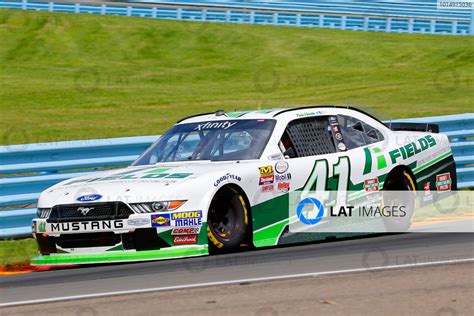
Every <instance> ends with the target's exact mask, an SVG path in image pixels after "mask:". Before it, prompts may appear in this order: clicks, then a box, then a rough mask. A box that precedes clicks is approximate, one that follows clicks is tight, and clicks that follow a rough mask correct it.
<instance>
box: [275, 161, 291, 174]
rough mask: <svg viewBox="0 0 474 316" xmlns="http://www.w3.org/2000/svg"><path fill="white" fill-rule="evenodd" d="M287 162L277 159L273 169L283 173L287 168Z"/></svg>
mask: <svg viewBox="0 0 474 316" xmlns="http://www.w3.org/2000/svg"><path fill="white" fill-rule="evenodd" d="M288 167H289V165H288V163H287V162H286V161H279V162H277V163H276V164H275V170H276V172H278V173H280V174H281V173H285V172H286V171H287V170H288Z"/></svg>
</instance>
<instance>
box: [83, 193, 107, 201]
mask: <svg viewBox="0 0 474 316" xmlns="http://www.w3.org/2000/svg"><path fill="white" fill-rule="evenodd" d="M101 198H102V195H100V194H88V195H83V196H80V197H78V198H77V200H78V201H79V202H92V201H97V200H100V199H101Z"/></svg>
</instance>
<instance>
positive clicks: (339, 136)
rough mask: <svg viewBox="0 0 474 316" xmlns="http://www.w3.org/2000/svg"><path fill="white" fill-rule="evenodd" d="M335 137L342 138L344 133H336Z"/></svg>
mask: <svg viewBox="0 0 474 316" xmlns="http://www.w3.org/2000/svg"><path fill="white" fill-rule="evenodd" d="M334 137H336V139H337V140H342V134H341V133H336V134H335V135H334Z"/></svg>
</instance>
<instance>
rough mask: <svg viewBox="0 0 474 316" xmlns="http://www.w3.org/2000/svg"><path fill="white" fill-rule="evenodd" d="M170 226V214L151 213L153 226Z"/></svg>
mask: <svg viewBox="0 0 474 316" xmlns="http://www.w3.org/2000/svg"><path fill="white" fill-rule="evenodd" d="M163 226H170V214H158V215H151V227H163Z"/></svg>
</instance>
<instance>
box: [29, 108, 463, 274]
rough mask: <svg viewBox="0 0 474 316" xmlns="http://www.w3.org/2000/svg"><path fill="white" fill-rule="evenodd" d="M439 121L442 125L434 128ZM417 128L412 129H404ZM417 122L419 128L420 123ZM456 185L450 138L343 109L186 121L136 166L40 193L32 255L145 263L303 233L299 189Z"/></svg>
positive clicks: (45, 260)
mask: <svg viewBox="0 0 474 316" xmlns="http://www.w3.org/2000/svg"><path fill="white" fill-rule="evenodd" d="M428 127H430V128H432V129H433V128H434V129H435V128H436V126H428ZM408 130H411V131H408ZM417 130H418V131H417ZM309 189H313V190H351V191H374V190H375V191H377V190H412V191H415V190H425V191H426V190H438V191H439V190H455V189H456V173H455V164H454V160H453V156H452V153H451V149H450V146H449V142H448V139H447V137H446V136H445V135H442V134H437V133H432V132H427V131H426V126H425V125H420V126H419V125H416V124H398V125H397V126H396V127H394V126H392V128H389V127H388V126H387V125H385V124H384V123H382V122H380V121H379V120H377V119H375V118H374V117H372V116H370V115H368V114H366V113H364V112H362V111H359V110H357V109H353V108H348V107H337V106H314V107H304V108H288V109H272V110H259V111H247V112H233V113H225V112H224V111H217V112H216V113H211V114H202V115H197V116H193V117H189V118H185V119H183V120H181V121H179V122H178V123H177V124H176V125H174V126H173V127H172V128H171V129H170V130H169V131H168V132H167V133H166V134H164V135H163V136H162V137H161V138H160V139H158V140H157V141H156V142H155V143H154V144H153V145H151V146H150V148H149V149H147V150H146V151H145V152H144V153H143V154H142V155H141V156H140V157H139V158H138V159H137V160H136V161H135V162H134V163H133V164H132V165H131V166H130V167H128V168H124V169H114V170H108V171H104V172H97V173H93V174H89V175H87V176H83V177H79V178H73V179H69V180H66V181H63V182H61V183H59V184H57V185H55V186H53V187H51V188H49V189H47V190H45V191H44V192H43V193H42V194H41V197H40V199H39V202H38V215H37V218H35V219H34V220H33V234H34V236H35V238H36V240H37V242H38V245H39V249H40V253H41V254H40V255H39V256H38V257H35V258H34V259H33V260H32V263H33V264H37V265H51V264H82V263H100V262H103V263H105V262H118V261H141V260H158V259H168V258H179V257H188V256H199V255H206V254H209V253H213V252H224V251H232V250H235V249H236V248H238V247H241V246H243V245H247V246H253V247H265V246H273V245H278V244H284V243H296V242H301V241H308V238H309V239H311V238H317V237H318V236H317V235H315V234H310V235H308V234H304V233H303V234H298V233H290V231H289V229H288V227H289V218H288V217H289V216H288V213H289V203H288V199H289V193H290V192H293V191H295V190H309Z"/></svg>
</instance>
